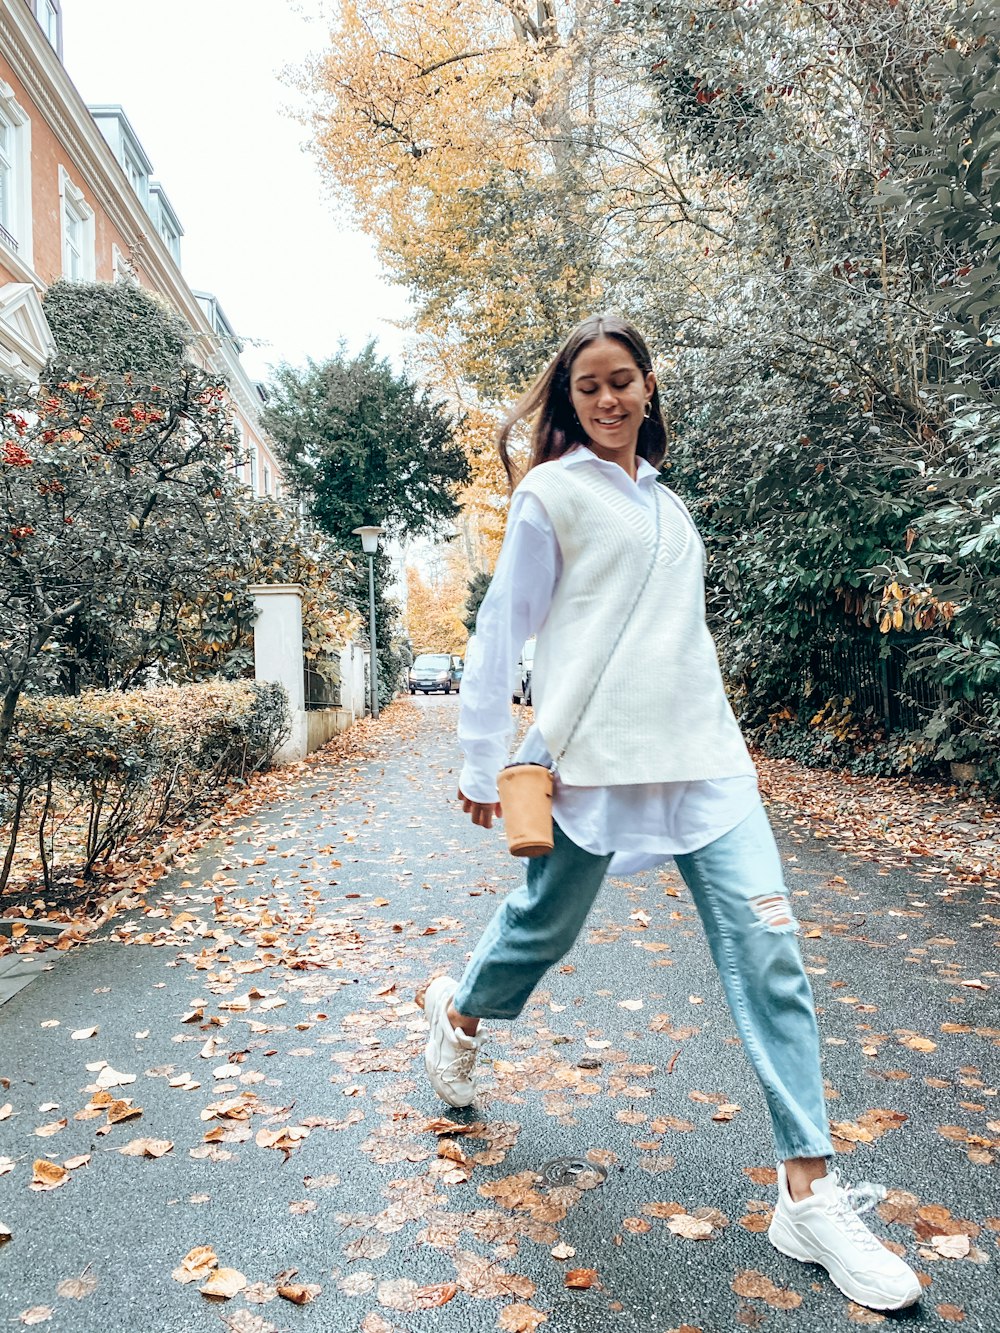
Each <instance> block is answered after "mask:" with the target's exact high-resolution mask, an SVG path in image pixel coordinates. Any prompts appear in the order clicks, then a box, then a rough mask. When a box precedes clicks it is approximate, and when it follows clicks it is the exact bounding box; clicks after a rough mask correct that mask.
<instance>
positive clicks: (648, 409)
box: [642, 399, 653, 421]
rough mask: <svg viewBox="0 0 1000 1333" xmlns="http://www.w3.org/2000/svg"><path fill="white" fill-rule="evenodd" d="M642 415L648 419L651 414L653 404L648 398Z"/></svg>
mask: <svg viewBox="0 0 1000 1333" xmlns="http://www.w3.org/2000/svg"><path fill="white" fill-rule="evenodd" d="M642 415H643V419H644V420H645V421H648V420H649V418H650V417H651V416H652V415H653V404H652V403H651V402H650V401H649V399H647V400H646V406H645V408H644V409H643V413H642Z"/></svg>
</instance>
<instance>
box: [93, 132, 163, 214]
mask: <svg viewBox="0 0 1000 1333" xmlns="http://www.w3.org/2000/svg"><path fill="white" fill-rule="evenodd" d="M89 110H90V114H91V115H92V116H93V117H94V120H95V121H96V122H97V128H98V129H99V130H100V131H101V133H102V134H103V135H104V137H105V139H106V140H107V141H108V144H109V145H110V147H111V151H112V152H113V153H114V155H115V157H116V158H117V159H118V162H119V165H120V166H121V168H122V170H123V171H124V172H125V175H126V176H127V177H128V182H129V184H130V185H131V186H132V189H133V190H134V191H135V192H136V194H137V195H138V196H139V199H140V200H141V201H142V205H143V207H144V208H145V209H147V210H148V209H149V178H150V176H151V174H152V171H153V164H152V162H150V160H149V158H148V157H147V156H146V150H145V149H144V148H143V146H142V144H141V143H140V142H139V136H138V135H137V134H136V132H135V130H134V129H133V128H132V126H131V125H130V124H129V119H128V116H126V114H125V112H124V111H123V109H122V108H121V107H120V106H92V107H90V108H89Z"/></svg>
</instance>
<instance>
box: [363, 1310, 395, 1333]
mask: <svg viewBox="0 0 1000 1333" xmlns="http://www.w3.org/2000/svg"><path fill="white" fill-rule="evenodd" d="M361 1333H395V1330H394V1329H393V1326H392V1324H390V1323H389V1321H388V1319H383V1318H382V1316H381V1315H380V1314H376V1313H375V1311H374V1310H372V1311H371V1312H370V1313H369V1314H366V1315H365V1317H364V1319H362V1321H361Z"/></svg>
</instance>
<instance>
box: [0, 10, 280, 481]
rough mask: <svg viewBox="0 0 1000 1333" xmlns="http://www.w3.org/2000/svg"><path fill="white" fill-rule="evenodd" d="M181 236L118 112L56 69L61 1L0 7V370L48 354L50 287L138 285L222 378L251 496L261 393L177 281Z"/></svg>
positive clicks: (19, 371) (28, 370)
mask: <svg viewBox="0 0 1000 1333" xmlns="http://www.w3.org/2000/svg"><path fill="white" fill-rule="evenodd" d="M183 235H184V229H183V227H182V226H181V224H180V222H179V220H178V218H177V214H176V213H175V212H174V209H173V207H172V206H171V204H170V200H169V198H168V196H167V194H166V191H165V190H164V187H163V185H162V184H161V183H160V182H159V181H157V180H156V179H155V178H154V175H153V165H152V163H151V162H150V160H149V158H148V156H147V155H146V153H145V151H144V149H143V147H142V144H141V142H140V140H139V138H138V135H137V134H136V132H135V130H134V128H133V127H132V125H131V124H130V123H129V120H128V117H127V116H126V114H125V112H124V110H123V109H122V108H121V107H119V106H94V107H88V106H86V104H85V103H84V102H83V100H82V98H81V97H80V94H79V93H78V91H77V89H76V87H75V86H74V84H73V82H72V80H71V79H70V78H69V76H68V74H67V73H66V70H65V68H64V67H63V63H62V0H0V372H2V373H5V374H8V375H9V374H14V375H19V376H23V377H25V378H29V379H33V378H34V377H35V376H36V375H37V374H38V372H39V370H40V369H41V367H42V366H43V365H44V363H45V361H46V359H47V357H48V356H49V354H50V352H51V350H52V337H51V333H50V332H49V328H48V325H47V323H46V320H45V313H44V308H43V305H42V301H41V295H42V293H43V292H44V291H45V288H46V287H47V286H48V285H49V284H50V283H51V282H54V281H55V280H56V279H58V278H68V279H70V280H71V281H72V280H77V281H85V282H86V281H97V282H136V283H139V284H141V285H142V286H143V287H147V288H149V289H150V290H151V291H154V292H156V293H158V294H159V295H160V296H161V297H163V298H164V299H165V300H166V301H167V302H168V303H169V304H170V305H171V306H172V307H173V308H174V309H175V310H176V311H177V312H178V314H179V315H181V316H182V317H183V318H184V319H185V320H186V321H187V323H188V324H189V325H190V326H191V328H192V329H193V330H194V333H195V336H196V342H195V347H194V355H195V356H196V357H197V358H198V359H199V360H201V361H202V362H203V364H205V365H206V366H210V367H211V368H212V369H213V370H215V371H216V372H218V373H220V374H223V375H225V377H226V379H227V381H228V383H229V386H230V393H231V398H232V406H233V414H234V417H235V419H236V422H237V426H238V429H239V431H240V434H241V436H242V438H243V443H244V453H245V455H246V457H247V462H246V464H245V465H244V467H243V469H242V479H243V480H244V481H245V482H246V484H247V485H248V486H252V487H253V491H254V494H256V495H265V494H267V495H278V494H280V492H281V473H280V467H279V464H278V461H277V459H276V457H275V454H274V450H273V446H272V444H271V442H270V441H269V439H268V437H267V435H266V433H265V432H264V430H263V429H262V428H261V425H260V409H261V407H262V406H263V402H264V389H263V386H261V385H259V384H257V383H256V382H255V381H253V380H252V379H251V378H250V376H249V375H248V374H247V372H246V370H245V369H244V367H243V365H242V363H241V362H240V350H241V349H240V343H239V339H238V338H237V336H236V334H235V332H234V330H233V328H232V326H231V325H230V323H229V321H228V320H227V319H226V317H225V314H224V313H223V311H222V307H221V306H220V305H219V302H218V300H217V298H216V297H215V296H214V295H211V294H210V293H206V292H194V291H192V289H191V288H190V287H189V286H188V284H187V283H186V282H185V280H184V277H183V275H182V273H181V266H180V265H181V239H182V237H183Z"/></svg>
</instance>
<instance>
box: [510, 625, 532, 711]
mask: <svg viewBox="0 0 1000 1333" xmlns="http://www.w3.org/2000/svg"><path fill="white" fill-rule="evenodd" d="M534 662H535V640H534V639H528V641H527V643H525V645H524V647H523V648H522V649H521V656H520V658H519V659H518V663H517V672H518V681H517V684H516V685H515V686H514V694H513V700H514V702H515V703H516V704H526V705H527V706H528V707H529V708H530V707H531V669H532V667H533V666H534Z"/></svg>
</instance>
